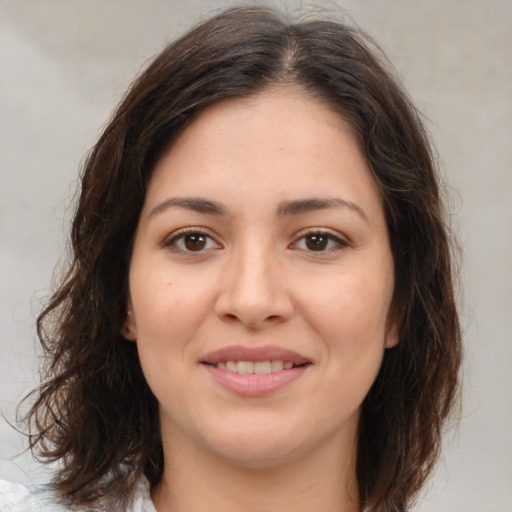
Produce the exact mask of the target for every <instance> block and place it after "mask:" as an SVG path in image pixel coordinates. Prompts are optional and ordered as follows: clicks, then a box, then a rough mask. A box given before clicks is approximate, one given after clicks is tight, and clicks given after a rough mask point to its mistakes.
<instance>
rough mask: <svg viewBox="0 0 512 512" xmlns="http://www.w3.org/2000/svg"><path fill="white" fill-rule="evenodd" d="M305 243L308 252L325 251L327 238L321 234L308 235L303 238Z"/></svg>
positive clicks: (327, 242)
mask: <svg viewBox="0 0 512 512" xmlns="http://www.w3.org/2000/svg"><path fill="white" fill-rule="evenodd" d="M305 242H306V247H307V248H308V249H309V250H310V251H325V249H326V248H327V245H328V244H329V237H328V236H327V235H321V234H315V235H308V236H306V237H305Z"/></svg>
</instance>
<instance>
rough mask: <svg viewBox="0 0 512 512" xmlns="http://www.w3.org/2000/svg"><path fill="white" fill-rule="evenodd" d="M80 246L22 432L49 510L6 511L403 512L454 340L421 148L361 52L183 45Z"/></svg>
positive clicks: (269, 20) (262, 26)
mask: <svg viewBox="0 0 512 512" xmlns="http://www.w3.org/2000/svg"><path fill="white" fill-rule="evenodd" d="M71 240H72V249H73V261H72V263H71V265H70V268H69V271H68V273H67V274H66V275H65V276H64V278H63V280H62V284H61V285H60V287H59V288H58V290H57V292H56V293H55V295H54V296H53V297H52V299H51V301H50V303H49V305H48V307H47V308H46V309H45V310H44V311H43V312H42V314H41V316H40V318H39V321H38V328H39V337H40V339H41V342H42V343H43V346H44V347H45V350H46V354H47V358H48V359H47V372H46V375H47V378H46V380H45V381H44V382H43V383H42V385H41V386H40V388H39V390H38V394H37V397H36V400H35V403H34V405H33V407H32V408H31V410H30V412H29V415H28V420H29V422H30V423H29V424H30V426H31V435H30V444H31V447H32V448H33V449H35V450H36V452H37V453H38V454H39V456H40V457H42V458H43V459H44V460H46V461H59V462H60V466H59V468H60V469H58V471H57V473H56V475H55V480H54V489H55V493H53V494H49V492H48V491H47V490H46V489H45V490H37V489H36V490H35V491H31V492H30V493H29V492H28V491H27V490H25V489H21V488H19V487H12V486H11V487H9V486H8V485H7V484H6V485H7V487H8V490H7V493H8V494H9V493H10V495H11V498H4V500H7V499H9V500H11V501H10V502H9V503H11V506H12V508H11V509H12V510H26V509H29V510H31V509H30V508H29V507H31V506H33V507H34V508H33V509H34V510H44V504H45V503H46V506H48V507H49V508H48V510H60V509H58V508H57V507H59V506H60V507H61V509H62V510H67V509H68V507H69V506H71V504H73V505H75V506H76V507H78V510H98V509H99V510H125V509H126V510H132V511H140V510H152V511H153V510H155V509H156V510H157V511H158V512H164V511H172V512H179V511H182V510H186V511H189V512H194V511H196V510H205V509H208V510H213V511H215V510H237V511H243V510H251V511H257V510H274V509H276V510H277V509H278V510H294V511H301V510H329V511H331V510H332V511H340V512H342V511H362V510H364V511H396V510H407V509H408V507H409V506H410V504H411V503H412V501H413V499H414V498H415V496H416V495H417V493H418V491H419V490H420V489H421V487H422V485H423V483H424V482H425V479H426V478H427V476H428V475H429V473H430V472H431V470H432V467H433V465H434V463H435V461H436V458H437V456H438V452H439V445H440V436H441V431H442V427H443V424H444V423H445V420H446V419H447V417H448V415H449V413H450V411H451V410H452V407H453V405H454V403H455V399H456V395H457V373H458V368H459V364H460V331H459V325H458V317H457V311H456V307H455V301H454V291H453V280H452V272H453V270H452V263H451V257H450V242H449V236H448V230H447V227H446V225H445V221H444V213H443V207H442V204H441V201H440V197H439V185H438V176H437V173H436V169H435V166H434V162H433V158H432V155H431V150H430V145H429V141H428V137H427V135H426V133H425V131H424V129H423V127H422V124H421V121H420V119H419V115H418V114H417V112H416V110H415V109H414V107H413V106H412V105H411V103H410V102H409V100H408V99H407V96H406V95H405V93H404V92H403V91H402V90H401V88H400V87H399V86H398V85H397V83H396V82H395V81H394V79H393V77H392V73H391V72H390V71H389V69H387V67H386V65H385V64H384V63H383V62H382V61H381V60H379V58H378V57H377V56H376V52H374V51H373V50H371V49H370V44H369V43H368V42H367V41H365V40H364V39H363V37H362V36H361V35H360V34H359V33H358V32H357V31H355V30H353V29H351V28H349V27H347V26H345V25H343V24H339V23H334V22H329V21H314V20H313V21H303V22H290V21H287V20H286V19H283V17H282V16H281V15H280V14H279V13H276V12H274V11H272V10H270V9H266V8H261V7H245V8H236V9H230V10H227V11H225V12H224V13H222V14H220V15H218V16H216V17H214V18H212V19H210V20H207V21H206V22H204V23H203V24H201V25H199V26H198V27H197V28H195V29H194V30H192V31H190V32H189V33H188V34H186V35H185V36H183V37H182V38H181V39H179V40H178V41H176V42H175V43H173V44H171V45H170V46H168V47H167V48H166V49H165V50H164V51H163V52H162V53H161V54H160V55H159V56H158V57H157V58H156V59H155V60H154V61H153V62H152V63H151V64H150V65H149V67H148V68H147V70H146V71H145V72H144V73H143V74H142V75H141V76H140V77H139V78H138V79H137V80H136V81H135V83H134V84H133V85H132V87H131V89H130V90H129V92H128V93H127V95H126V97H125V99H124V100H123V101H122V102H121V104H120V105H119V107H118V109H117V111H116V112H115V114H114V116H113V119H112V121H111V122H110V124H109V125H108V126H107V128H106V129H105V131H104V133H103V135H102V136H101V138H100V140H99V141H98V143H97V144H96V146H95V147H94V149H93V150H92V152H91V154H90V156H89V158H88V160H87V162H86V165H85V168H84V172H83V179H82V187H81V195H80V198H79V201H78V206H77V210H76V214H75V218H74V222H73V228H72V235H71ZM12 495H15V497H12ZM4 502H5V503H7V501H4ZM0 503H1V501H0ZM15 503H17V504H15ZM16 507H17V508H16ZM23 507H25V508H23Z"/></svg>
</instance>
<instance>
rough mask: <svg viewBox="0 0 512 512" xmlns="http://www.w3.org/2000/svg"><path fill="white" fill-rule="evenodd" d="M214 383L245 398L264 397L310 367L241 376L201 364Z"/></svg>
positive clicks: (298, 376)
mask: <svg viewBox="0 0 512 512" xmlns="http://www.w3.org/2000/svg"><path fill="white" fill-rule="evenodd" d="M203 366H204V367H205V368H206V370H207V371H208V372H209V373H210V375H211V376H212V377H213V379H214V380H215V382H217V383H218V384H220V385H221V386H222V387H223V388H225V389H227V390H229V391H232V392H233V393H236V394H237V395H241V396H247V397H258V396H266V395H270V394H272V393H275V392H276V391H278V390H279V389H281V388H283V387H285V386H287V385H288V384H290V383H292V382H293V381H296V380H297V379H299V378H300V377H302V375H303V374H304V372H305V371H306V369H307V368H308V367H309V366H310V365H303V366H297V367H295V368H290V369H288V370H281V371H280V372H274V373H265V374H263V375H260V374H257V373H249V374H242V373H236V372H230V371H228V370H224V369H221V368H217V367H216V366H213V365H208V364H203Z"/></svg>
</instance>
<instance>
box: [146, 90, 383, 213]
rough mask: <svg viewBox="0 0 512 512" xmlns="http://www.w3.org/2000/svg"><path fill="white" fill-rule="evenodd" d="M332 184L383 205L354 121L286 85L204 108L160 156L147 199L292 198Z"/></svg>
mask: <svg viewBox="0 0 512 512" xmlns="http://www.w3.org/2000/svg"><path fill="white" fill-rule="evenodd" d="M333 190H335V191H336V192H337V193H338V195H339V194H343V195H346V196H347V200H349V201H351V200H352V199H355V198H357V199H358V201H362V202H363V203H364V204H366V205H367V208H370V210H371V209H377V210H378V209H380V208H381V204H380V203H381V201H380V194H379V191H378V188H377V185H376V183H375V181H374V179H373V177H372V176H371V173H370V172H369V170H368V166H367V164H366V161H365V159H364V157H363V156H362V154H361V152H360V150H359V145H358V142H357V139H356V136H355V135H354V134H353V131H352V129H351V127H350V126H349V124H348V123H347V122H346V121H345V120H344V119H343V118H342V117H341V116H340V115H339V114H338V113H335V112H333V111H332V110H331V109H330V108H329V107H327V106H326V105H324V104H323V103H321V102H319V101H317V100H315V99H312V98H310V97H309V96H308V95H306V94H305V93H303V92H301V91H297V90H294V89H284V88H283V89H277V90H271V91H265V92H262V93H259V94H257V95H253V96H250V97H246V98H237V99H232V100H227V101H223V102H219V103H217V104H214V105H213V106H210V107H208V108H207V109H205V110H204V111H203V112H201V113H200V114H199V115H198V116H197V117H196V118H195V119H194V120H193V121H192V122H191V123H190V124H189V125H188V126H187V127H186V129H185V130H184V131H183V132H182V133H181V134H180V136H179V137H178V138H177V139H176V140H175V141H174V143H173V144H172V146H171V147H170V148H169V149H168V150H167V152H166V153H165V154H164V155H163V157H162V158H161V159H160V161H159V162H158V163H157V165H156V167H155V171H154V174H153V176H152V179H151V181H150V186H149V188H148V196H147V200H148V202H150V203H152V204H153V206H154V203H155V202H158V201H162V200H164V199H165V196H166V195H169V194H171V193H172V194H173V195H181V194H183V195H191V194H192V195H196V196H197V195H201V196H209V197H210V196H215V197H213V198H214V199H216V200H220V201H221V202H223V201H224V198H226V199H227V200H233V201H235V202H236V201H237V200H238V201H245V202H247V201H248V200H251V201H253V200H256V199H261V198H263V197H266V198H269V199H270V198H272V199H274V200H275V201H286V200H290V199H295V198H297V197H302V196H305V195H308V196H315V197H327V196H329V195H330V194H331V193H332V192H333Z"/></svg>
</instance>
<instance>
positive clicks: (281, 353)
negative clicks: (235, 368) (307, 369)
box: [201, 345, 311, 365]
mask: <svg viewBox="0 0 512 512" xmlns="http://www.w3.org/2000/svg"><path fill="white" fill-rule="evenodd" d="M225 361H253V362H257V361H290V362H292V363H293V364H294V365H301V364H305V363H310V362H311V361H310V360H309V359H308V358H307V357H304V356H303V355H301V354H299V353H298V352H294V351H293V350H289V349H287V348H283V347H278V346H275V345H266V346H263V347H247V346H244V345H233V346H230V347H223V348H221V349H219V350H215V351H213V352H210V353H209V354H207V355H206V356H205V357H204V358H203V359H202V360H201V362H202V363H207V364H217V363H220V362H225Z"/></svg>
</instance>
